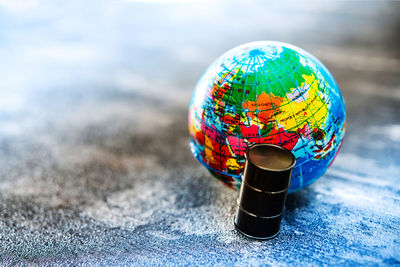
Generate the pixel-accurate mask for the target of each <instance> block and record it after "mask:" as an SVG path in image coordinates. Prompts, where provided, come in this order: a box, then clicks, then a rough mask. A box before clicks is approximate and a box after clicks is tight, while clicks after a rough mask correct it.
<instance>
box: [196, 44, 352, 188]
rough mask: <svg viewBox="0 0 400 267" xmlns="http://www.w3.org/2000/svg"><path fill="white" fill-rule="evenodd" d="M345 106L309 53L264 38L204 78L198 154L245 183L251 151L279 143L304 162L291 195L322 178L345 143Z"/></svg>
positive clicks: (229, 178)
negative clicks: (252, 147)
mask: <svg viewBox="0 0 400 267" xmlns="http://www.w3.org/2000/svg"><path fill="white" fill-rule="evenodd" d="M345 125H346V123H345V105H344V100H343V97H342V95H341V93H340V91H339V87H338V85H337V84H336V82H335V80H334V78H333V77H332V75H331V73H330V72H329V71H328V70H327V68H326V67H325V66H324V65H323V64H322V63H321V62H320V61H318V60H317V59H316V58H315V57H313V56H312V55H311V54H309V53H308V52H306V51H304V50H302V49H300V48H298V47H295V46H293V45H289V44H286V43H280V42H270V41H261V42H253V43H247V44H244V45H241V46H239V47H236V48H234V49H232V50H230V51H228V52H226V53H225V54H223V55H222V56H220V57H219V58H218V59H217V60H216V61H215V62H214V63H212V64H211V66H210V67H209V68H208V69H207V70H206V72H205V73H204V74H203V76H202V77H201V79H200V81H199V82H198V83H197V85H196V87H195V91H194V93H193V97H192V101H191V103H190V107H189V133H190V146H191V151H192V153H193V155H194V156H195V157H196V158H197V159H198V160H199V161H200V162H201V163H202V164H203V165H204V166H205V167H206V168H207V169H208V170H209V171H210V172H211V173H212V174H213V175H214V176H216V177H217V178H218V179H220V180H221V181H223V182H224V183H226V184H227V185H229V186H231V187H234V188H237V189H239V188H240V184H241V175H242V172H243V168H244V165H245V152H246V148H247V147H248V146H249V145H251V144H254V143H272V144H277V145H279V146H282V147H284V148H286V149H288V150H291V151H292V153H293V154H294V155H295V157H296V159H297V163H296V166H295V167H294V168H293V172H292V179H291V184H290V188H289V192H294V191H297V190H299V189H302V188H304V187H305V186H308V185H310V184H311V183H313V182H314V181H315V180H316V179H318V178H319V177H321V176H322V175H323V174H324V173H325V172H326V170H327V169H328V167H329V166H330V164H332V162H333V160H334V158H335V156H336V154H337V153H338V151H339V149H340V146H341V144H342V140H343V136H344V133H345Z"/></svg>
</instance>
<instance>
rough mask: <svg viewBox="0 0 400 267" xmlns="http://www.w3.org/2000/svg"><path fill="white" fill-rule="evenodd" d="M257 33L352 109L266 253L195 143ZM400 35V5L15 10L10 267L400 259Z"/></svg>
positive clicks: (1, 16) (158, 0)
mask: <svg viewBox="0 0 400 267" xmlns="http://www.w3.org/2000/svg"><path fill="white" fill-rule="evenodd" d="M256 40H278V41H283V42H289V43H292V44H295V45H297V46H299V47H301V48H303V49H305V50H307V51H309V52H310V53H312V54H314V55H315V56H317V57H318V58H319V59H320V60H321V61H322V62H323V63H324V64H325V65H326V66H327V67H328V68H329V69H330V70H331V72H332V74H333V75H334V77H335V78H336V81H337V82H338V84H339V87H340V88H341V91H342V94H343V96H344V98H345V101H346V110H347V133H346V137H345V140H344V144H343V147H342V151H341V153H340V154H339V155H338V157H337V159H336V160H335V163H334V164H333V165H332V167H331V168H330V170H329V171H328V172H327V174H325V175H324V177H322V178H321V179H320V180H318V181H317V182H316V183H314V184H313V185H311V186H310V187H308V188H306V189H304V190H302V191H300V192H298V193H295V194H292V195H290V196H289V197H288V200H287V206H286V209H287V210H286V217H285V218H284V220H283V222H282V232H281V234H280V236H279V237H278V238H276V239H273V240H270V241H266V242H254V241H250V240H248V239H246V238H244V237H242V236H240V235H239V234H237V233H236V231H235V230H234V228H233V224H232V218H233V213H234V211H235V201H236V198H237V192H235V191H233V190H231V189H229V188H227V187H225V186H223V185H222V184H220V183H219V182H218V181H217V180H216V179H214V178H212V177H211V175H210V174H208V173H207V171H206V170H205V169H204V168H203V167H202V166H200V164H199V163H198V162H197V161H195V160H194V159H193V157H192V155H191V152H190V150H189V145H188V132H187V108H188V105H189V101H190V98H191V94H192V91H193V88H194V86H195V84H196V82H197V81H198V79H199V78H200V76H201V75H202V73H203V72H204V71H205V69H206V68H207V67H208V65H209V64H211V62H212V61H213V60H214V59H216V58H217V57H218V56H220V55H221V54H222V53H224V52H225V51H227V50H229V49H231V48H233V47H235V46H237V45H240V44H243V43H247V42H250V41H256ZM399 41H400V3H399V2H397V1H354V2H353V1H351V2H348V1H333V2H326V1H324V2H314V1H307V2H304V3H298V2H297V1H296V2H295V1H293V2H292V1H290V2H287V1H283V2H279V4H278V3H277V2H267V1H193V0H188V1H183V0H182V1H179V0H149V1H145V0H143V1H140V0H126V1H122V0H115V1H111V0H109V1H105V0H97V1H78V0H72V1H58V0H53V1H47V0H0V263H1V265H11V264H33V263H35V264H40V265H46V264H52V265H55V264H60V265H65V264H72V265H80V264H95V265H121V264H133V265H137V264H181V265H182V264H188V263H192V264H207V265H214V264H221V265H224V264H233V263H236V264H240V263H245V264H254V265H258V264H263V263H264V264H266V263H267V264H278V263H280V264H296V263H297V264H299V263H301V264H306V263H310V264H320V263H331V264H343V263H347V264H351V263H375V264H399V263H400V253H399V251H400V243H399V241H398V240H399V239H400V233H399V230H398V225H399V223H400V208H399V204H400V187H399V182H400V49H399Z"/></svg>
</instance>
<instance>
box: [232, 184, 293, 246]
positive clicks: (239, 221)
mask: <svg viewBox="0 0 400 267" xmlns="http://www.w3.org/2000/svg"><path fill="white" fill-rule="evenodd" d="M288 189H289V187H287V188H286V189H284V190H280V191H275V192H267V191H262V190H260V189H258V188H255V187H253V186H251V185H249V184H248V183H247V182H246V179H242V186H241V188H240V194H239V198H238V200H237V202H238V210H237V213H236V216H235V219H234V224H235V227H236V229H237V230H239V231H240V232H241V233H242V234H244V235H245V236H248V237H251V238H256V239H270V238H274V237H275V236H277V235H278V234H279V229H280V223H281V220H282V215H283V210H284V206H285V199H286V195H287V191H288ZM260 233H262V234H260Z"/></svg>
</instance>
